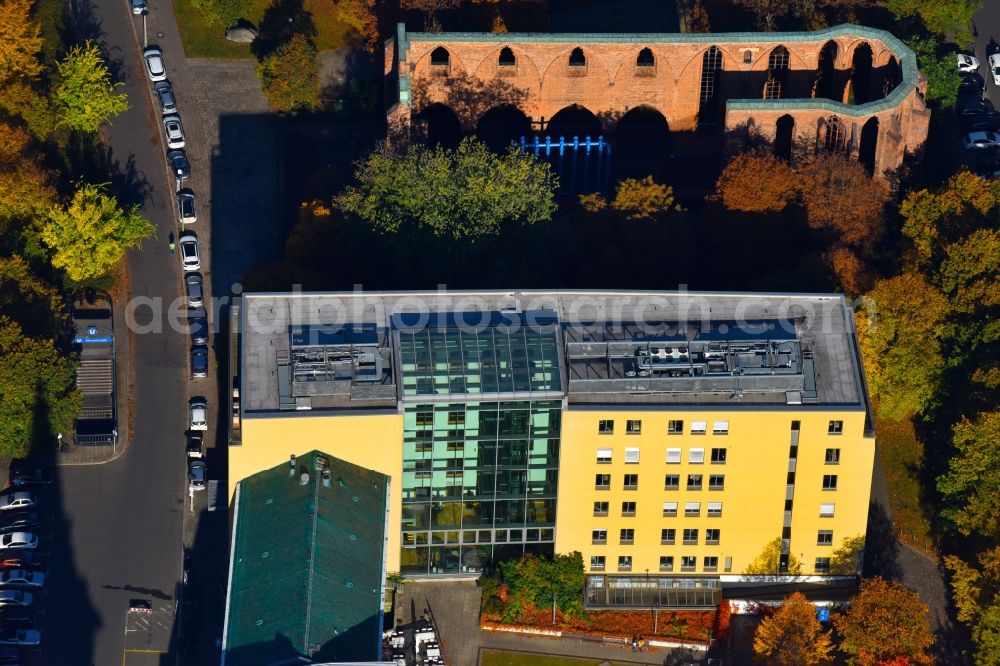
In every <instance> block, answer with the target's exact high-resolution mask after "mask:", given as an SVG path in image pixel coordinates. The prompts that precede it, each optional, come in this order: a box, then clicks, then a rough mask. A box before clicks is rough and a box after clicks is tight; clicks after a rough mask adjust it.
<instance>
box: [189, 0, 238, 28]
mask: <svg viewBox="0 0 1000 666" xmlns="http://www.w3.org/2000/svg"><path fill="white" fill-rule="evenodd" d="M191 4H192V5H194V7H195V8H196V9H197V10H198V11H199V12H201V15H202V16H203V17H204V18H205V22H206V23H207V24H209V25H214V26H220V27H223V28H231V27H233V26H234V25H236V23H237V21H239V20H240V19H245V18H247V17H248V16H250V12H251V11H253V3H252V2H251V0H192V1H191Z"/></svg>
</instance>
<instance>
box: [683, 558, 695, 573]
mask: <svg viewBox="0 0 1000 666" xmlns="http://www.w3.org/2000/svg"><path fill="white" fill-rule="evenodd" d="M697 562H698V559H697V558H696V557H695V556H694V555H684V556H683V557H681V571H694V569H695V566H696V565H697Z"/></svg>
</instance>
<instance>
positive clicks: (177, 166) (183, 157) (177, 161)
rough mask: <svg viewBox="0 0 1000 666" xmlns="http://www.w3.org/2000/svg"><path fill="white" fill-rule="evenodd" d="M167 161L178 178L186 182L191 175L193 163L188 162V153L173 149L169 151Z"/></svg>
mask: <svg viewBox="0 0 1000 666" xmlns="http://www.w3.org/2000/svg"><path fill="white" fill-rule="evenodd" d="M167 161H168V162H170V168H171V169H172V170H173V172H174V177H175V178H177V180H179V181H181V182H184V181H185V180H187V179H188V178H190V177H191V164H190V163H189V162H188V158H187V153H185V152H184V151H183V150H180V149H178V150H171V151H170V152H168V153H167Z"/></svg>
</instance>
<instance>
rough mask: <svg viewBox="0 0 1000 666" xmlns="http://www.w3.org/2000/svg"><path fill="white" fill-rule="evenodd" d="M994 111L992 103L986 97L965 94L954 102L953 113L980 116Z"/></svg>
mask: <svg viewBox="0 0 1000 666" xmlns="http://www.w3.org/2000/svg"><path fill="white" fill-rule="evenodd" d="M995 112H996V109H994V108H993V103H992V102H990V100H988V99H979V98H977V97H969V96H965V97H962V98H960V99H959V100H958V102H957V103H956V104H955V113H957V114H958V115H960V116H980V115H988V114H990V113H995Z"/></svg>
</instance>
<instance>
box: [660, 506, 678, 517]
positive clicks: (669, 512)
mask: <svg viewBox="0 0 1000 666" xmlns="http://www.w3.org/2000/svg"><path fill="white" fill-rule="evenodd" d="M676 515H677V502H664V503H663V517H664V518H673V517H674V516H676Z"/></svg>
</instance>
